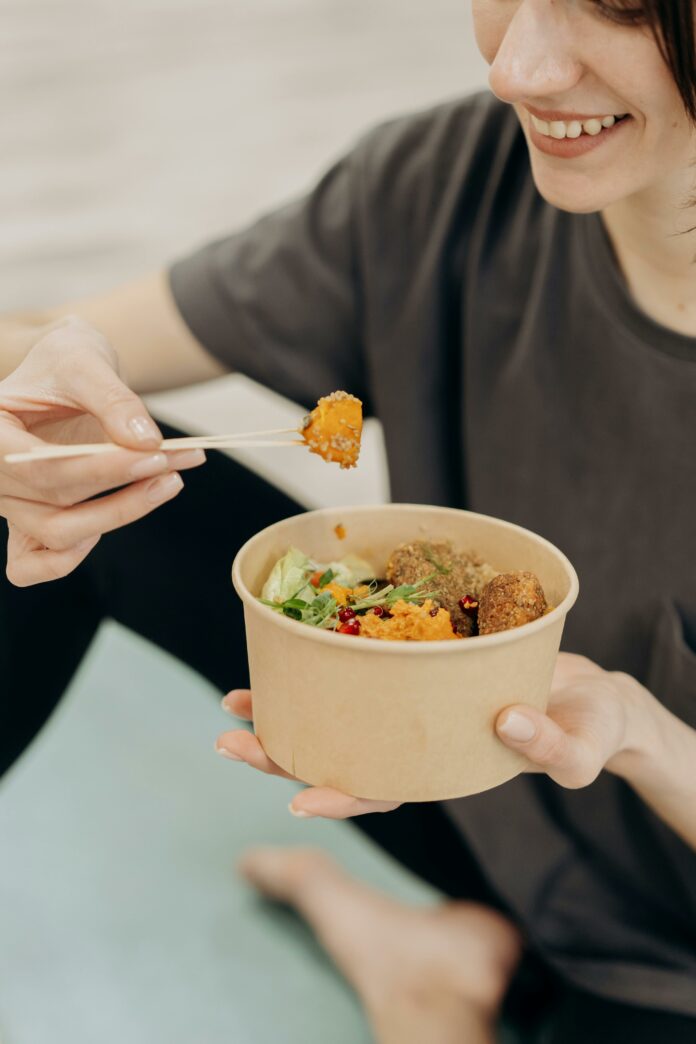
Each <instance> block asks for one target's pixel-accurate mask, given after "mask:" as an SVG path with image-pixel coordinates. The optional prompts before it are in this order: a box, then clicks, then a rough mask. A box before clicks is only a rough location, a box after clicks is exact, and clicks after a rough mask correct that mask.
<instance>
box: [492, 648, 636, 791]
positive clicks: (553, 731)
mask: <svg viewBox="0 0 696 1044" xmlns="http://www.w3.org/2000/svg"><path fill="white" fill-rule="evenodd" d="M641 692H642V693H645V696H646V697H648V696H649V694H648V693H647V692H646V690H645V689H643V687H642V686H641V685H640V684H639V683H638V682H637V681H636V680H635V679H634V678H631V677H630V676H629V675H627V674H620V673H611V672H609V671H604V670H602V668H601V667H598V666H597V664H596V663H593V662H592V661H591V660H587V659H585V657H584V656H573V655H571V654H569V653H561V654H560V655H559V657H558V661H557V663H556V669H555V671H554V676H553V682H552V685H551V698H550V700H549V706H548V710H547V713H546V714H544V713H543V712H542V711H539V710H536V709H535V708H534V707H530V706H527V705H525V704H513V705H512V706H510V707H506V709H505V710H504V711H502V713H501V714H499V715H498V719H497V721H496V731H497V733H498V736H499V737H500V739H501V740H502V741H503V743H505V745H506V746H508V747H510V748H512V749H513V750H517V751H519V752H520V753H522V754H524V755H525V757H527V758H528V759H529V761H530V763H531V764H530V768H529V771H531V772H546V774H547V775H548V776H550V777H551V779H553V780H555V782H556V783H558V784H560V786H562V787H568V788H570V789H577V788H578V787H586V786H588V784H590V783H592V782H593V781H594V780H595V779H596V778H597V776H598V775H599V773H600V772H601V771H602V769H604V768H606V769H609V770H610V771H616V772H619V770H620V768H621V761H622V757H625V756H628V753H629V750H630V749H631V748H632V745H633V743H634V740H633V733H634V731H635V730H634V724H635V723H634V720H633V718H634V716H633V708H634V707H635V706H636V705H637V704H638V703H639V701H640V694H641Z"/></svg>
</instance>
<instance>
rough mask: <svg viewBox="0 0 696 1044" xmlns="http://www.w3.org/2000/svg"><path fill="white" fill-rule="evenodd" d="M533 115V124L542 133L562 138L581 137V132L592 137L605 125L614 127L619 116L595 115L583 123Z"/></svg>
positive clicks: (549, 136)
mask: <svg viewBox="0 0 696 1044" xmlns="http://www.w3.org/2000/svg"><path fill="white" fill-rule="evenodd" d="M529 115H530V117H531V121H532V125H533V126H534V128H535V129H536V130H537V131H538V132H539V133H540V134H543V135H544V136H545V137H547V138H556V139H557V140H559V141H560V140H562V139H563V138H579V137H580V135H581V134H589V135H590V136H591V137H595V136H596V135H597V134H600V133H601V131H602V129H603V128H604V127H606V128H609V127H613V126H614V124H615V123H616V121H617V119H620V117H617V116H593V117H592V118H591V119H589V120H584V121H583V122H582V123H581V122H580V120H569V121H568V122H567V123H566V122H565V121H564V120H551V121H550V122H549V121H547V120H540V119H539V117H538V116H533V115H532V114H531V113H530V114H529Z"/></svg>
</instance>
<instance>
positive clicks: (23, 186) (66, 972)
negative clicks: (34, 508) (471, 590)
mask: <svg viewBox="0 0 696 1044" xmlns="http://www.w3.org/2000/svg"><path fill="white" fill-rule="evenodd" d="M0 29H1V37H0V38H1V39H2V61H0V117H1V118H0V157H2V159H1V166H0V228H1V234H0V271H1V272H2V278H1V279H0V308H2V310H4V311H12V310H19V309H29V310H30V309H32V308H41V307H44V306H48V305H56V304H60V303H61V301H66V300H70V299H75V298H79V297H81V296H86V295H89V294H90V293H92V292H96V291H99V290H103V289H105V288H108V287H109V286H111V285H113V284H115V283H117V282H119V281H122V280H128V279H131V278H133V277H135V276H138V275H140V274H142V273H145V272H147V271H150V270H152V269H155V268H159V267H162V266H164V265H166V264H167V263H168V262H170V261H172V260H173V259H174V258H176V257H178V256H181V255H182V254H184V253H186V252H187V251H189V250H191V249H193V248H195V247H196V246H197V245H199V244H201V243H202V242H204V241H206V240H207V239H209V238H211V237H214V236H215V237H216V236H219V235H221V234H223V233H224V232H225V231H228V230H232V229H235V228H238V227H240V226H243V225H244V224H245V223H246V222H248V221H249V220H251V219H252V218H253V217H254V216H255V215H257V214H259V213H260V212H262V211H264V210H266V209H268V208H269V207H272V206H273V205H275V204H277V203H280V202H283V201H284V200H286V199H287V198H289V197H291V196H293V195H296V194H297V193H300V192H302V191H303V190H305V189H306V188H308V187H309V186H310V185H311V184H312V182H313V181H314V180H315V179H316V178H317V177H318V175H319V174H320V173H321V171H322V170H323V169H324V167H325V166H326V165H327V164H328V163H329V162H331V160H332V159H333V158H335V157H336V156H337V155H339V154H340V153H341V152H342V151H343V150H345V149H347V148H349V147H350V145H351V144H352V142H353V141H354V140H355V139H356V137H357V136H358V135H359V134H360V133H362V132H363V131H364V130H365V129H367V128H368V127H369V126H371V125H372V124H374V123H376V122H378V121H380V120H382V119H384V118H388V117H390V116H392V115H395V114H399V113H402V112H406V111H408V110H410V109H417V108H423V107H426V106H429V105H431V104H433V103H436V102H438V101H441V100H445V99H448V98H451V97H454V96H456V95H458V94H464V93H467V92H469V91H471V90H475V89H478V88H480V87H482V86H484V85H485V82H486V69H485V65H484V63H483V61H482V59H481V58H480V56H479V54H478V52H477V50H476V46H475V42H474V39H473V33H472V30H471V26H470V13H469V5H468V3H467V2H466V0H428V2H427V3H425V2H423V3H414V2H412V3H410V4H406V3H404V0H216V2H212V0H60V2H56V0H0ZM152 408H153V409H154V410H155V411H156V412H157V414H158V415H159V416H161V417H163V418H165V419H168V420H170V421H173V422H174V423H178V424H180V425H181V426H183V427H185V428H187V429H188V430H191V431H224V430H229V429H230V427H231V426H232V427H235V428H238V429H239V430H244V424H245V423H246V422H247V421H250V422H251V423H252V424H254V423H256V422H259V426H260V427H265V426H266V422H268V425H269V426H274V425H275V422H276V421H278V422H279V424H285V423H286V422H288V421H289V422H291V423H294V422H295V421H296V420H297V409H296V407H295V406H294V405H293V404H290V403H287V402H286V401H285V400H282V399H279V397H278V396H275V395H270V394H269V393H266V392H264V391H262V390H261V389H259V388H258V387H257V386H254V385H252V384H251V382H249V381H247V380H246V379H244V378H242V377H239V376H231V377H228V378H223V379H222V380H219V381H215V382H211V383H210V384H207V385H202V386H199V387H197V388H194V389H190V390H185V391H181V392H174V393H168V394H166V395H161V396H155V397H153V400H152ZM231 420H233V424H232V425H231V424H230V421H231ZM306 457H307V459H306V460H304V459H303V460H302V461H301V462H298V464H297V467H295V466H293V469H292V476H290V477H288V475H287V474H284V473H283V472H284V471H287V469H286V467H285V466H284V465H283V463H282V461H281V462H280V463H279V462H278V460H277V454H276V456H275V457H274V455H273V451H263V450H258V451H248V453H247V457H245V458H242V459H244V460H246V462H247V463H252V464H253V465H254V466H255V467H257V468H258V469H259V470H261V471H262V472H264V473H265V474H267V475H268V476H269V477H271V478H272V479H274V480H275V481H277V482H278V483H279V484H280V485H282V486H284V487H285V488H287V489H289V491H290V492H291V493H293V494H294V495H296V496H299V497H300V498H301V499H302V500H304V501H305V502H306V503H307V504H308V505H319V504H323V503H339V502H343V503H347V502H353V503H359V502H375V501H379V500H383V499H385V498H386V497H387V496H388V487H387V482H386V475H385V471H384V464H383V458H382V456H381V444H380V433H379V429H378V426H377V425H376V424H374V423H371V424H370V427H369V430H368V432H367V436H366V443H365V449H364V451H363V456H362V460H361V467H360V468H359V469H357V471H356V472H354V473H351V474H350V475H343V474H342V473H339V472H338V469H335V470H336V474H334V469H326V466H325V465H323V464H322V463H321V462H320V461H318V460H314V459H310V458H309V455H306ZM328 471H331V474H330V475H329V474H327V472H328ZM231 596H232V595H231ZM190 600H191V598H190V593H188V592H186V593H182V607H181V610H180V611H184V609H183V606H184V604H187V603H188V602H190ZM194 601H195V599H194ZM174 611H176V609H175V610H174ZM10 681H11V687H12V690H13V693H12V698H16V699H21V696H22V693H21V680H19V679H17V680H14V679H13V680H10ZM3 684H5V685H6V686H7V684H8V681H7V679H4V680H3ZM218 695H219V694H217V693H211V692H210V691H209V688H208V687H207V686H206V685H205V683H203V682H202V681H201V680H200V679H199V678H197V677H195V676H193V675H192V674H190V672H187V671H184V670H183V669H182V668H181V666H180V665H179V664H177V663H175V662H173V661H170V660H167V659H166V658H165V657H164V656H162V655H161V654H160V653H159V652H157V651H156V650H153V649H151V648H150V647H148V646H146V645H145V644H144V643H142V642H139V641H136V640H135V639H134V638H133V637H132V636H130V635H128V634H127V633H125V632H123V631H120V630H118V629H117V628H115V627H114V626H113V625H108V626H106V627H105V628H104V629H103V631H102V634H101V635H100V637H99V640H98V641H97V642H96V643H95V646H94V647H93V648H92V650H91V651H90V654H89V658H88V660H87V661H86V663H85V665H84V669H83V670H82V671H81V673H80V676H79V677H78V679H77V680H76V682H75V684H74V685H73V687H72V689H71V692H70V694H69V696H68V698H67V699H66V700H65V701H64V702H63V704H62V706H61V708H60V709H59V711H58V713H57V714H56V715H55V716H54V718H53V719H52V721H51V723H50V724H49V726H48V727H47V728H46V729H45V730H44V732H43V733H42V734H41V736H40V737H39V739H38V740H37V741H36V742H35V744H34V745H33V747H32V748H31V750H30V751H29V752H28V753H27V754H26V755H25V756H24V758H23V759H22V760H21V761H20V763H19V764H18V765H17V766H16V767H15V769H14V770H13V771H12V773H11V774H10V776H9V778H7V779H6V780H5V781H4V782H3V785H2V787H1V788H0V849H2V851H3V858H2V861H1V862H0V1041H2V1044H43V1042H45V1041H47V1040H51V1041H52V1044H63V1042H65V1044H68V1042H69V1044H82V1042H85V1044H87V1042H89V1044H92V1042H94V1041H95V1040H99V1041H100V1044H112V1041H113V1042H114V1044H116V1041H119V1042H121V1041H123V1040H128V1042H129V1044H140V1042H141V1041H142V1042H143V1044H146V1042H147V1044H153V1042H158V1041H164V1040H167V1041H168V1042H172V1044H178V1042H179V1041H181V1042H183V1041H187V1042H190V1041H191V1040H195V1041H196V1044H207V1042H208V1041H213V1040H215V1041H218V1040H221V1039H225V1040H229V1041H231V1042H234V1044H266V1042H270V1041H271V1040H278V1039H280V1040H282V1041H283V1042H284V1044H294V1042H295V1041H297V1042H298V1044H299V1042H300V1041H302V1042H303V1044H320V1042H321V1044H325V1042H326V1041H327V1040H331V1041H332V1044H343V1042H345V1044H353V1042H358V1041H360V1042H362V1041H367V1040H368V1039H369V1036H368V1034H367V1029H366V1026H365V1024H364V1021H363V1019H362V1016H361V1013H360V1011H359V1009H358V1008H357V1006H356V1005H355V1003H354V1001H353V998H352V996H351V995H350V992H349V991H348V990H347V989H346V988H345V987H344V986H343V984H342V983H341V981H340V980H339V979H338V978H337V977H336V976H335V975H334V973H333V972H332V971H331V969H330V968H327V966H326V963H325V962H324V961H323V959H322V958H321V955H320V953H319V951H318V950H316V949H315V948H313V944H312V942H311V940H310V939H309V938H308V936H307V935H306V934H305V933H303V932H302V930H301V929H300V927H299V926H298V925H297V924H295V922H294V921H293V920H292V919H289V918H286V917H285V916H284V915H282V914H281V912H279V911H270V910H267V909H266V908H264V907H262V906H261V905H259V904H257V903H256V902H255V901H254V899H253V897H251V896H249V895H248V894H247V893H246V892H245V891H244V890H243V889H241V887H240V886H239V885H238V884H237V883H236V882H235V880H234V877H233V874H232V870H231V867H232V863H233V860H234V857H235V854H236V853H237V852H238V851H240V850H241V848H243V847H244V846H245V845H246V844H247V843H249V842H251V841H258V840H266V841H269V840H270V841H274V842H281V843H283V842H294V841H302V842H306V841H311V842H312V843H315V842H316V843H320V844H322V845H324V846H325V847H329V848H330V849H331V850H332V851H334V852H335V853H336V854H337V855H338V856H339V857H340V858H341V859H342V861H343V862H345V863H346V864H348V865H349V866H350V867H351V868H352V869H354V870H355V871H356V872H359V873H360V874H361V875H362V876H363V877H366V878H368V879H370V880H373V881H375V882H376V883H380V884H381V885H382V886H383V887H387V888H389V890H390V891H392V892H394V893H395V894H401V895H404V896H407V897H409V898H413V899H414V900H416V901H429V900H430V899H431V898H432V897H431V896H429V895H428V894H427V893H426V890H425V889H423V888H422V887H421V886H420V885H419V884H418V883H417V882H414V881H412V880H410V879H408V878H407V877H406V876H405V875H404V874H402V873H401V872H400V871H398V869H397V868H395V867H393V866H391V865H388V864H387V863H386V861H385V860H383V859H382V857H381V856H380V855H379V853H377V852H375V851H373V850H371V849H369V847H368V846H367V844H366V842H364V841H361V840H359V839H358V838H357V837H355V836H354V833H353V831H352V830H351V828H350V826H348V825H337V824H321V823H315V824H311V827H310V829H309V831H308V830H307V827H308V824H301V827H302V828H303V829H300V826H298V823H296V822H295V821H291V822H288V820H290V819H291V817H290V816H289V815H288V813H287V812H286V804H287V801H288V800H289V798H290V796H291V794H290V793H288V790H287V786H286V785H285V784H281V783H280V782H279V781H277V780H271V781H266V780H256V779H254V778H253V777H252V775H251V774H250V773H249V771H248V770H245V769H244V767H241V768H240V767H239V766H233V765H229V764H222V765H220V764H219V763H218V762H219V760H220V759H217V760H216V759H215V758H214V756H213V755H212V754H211V752H210V751H211V747H212V743H213V740H214V737H215V735H216V733H217V732H218V731H220V730H222V729H223V728H225V727H226V724H225V722H224V721H220V720H219V718H220V715H219V712H218V710H217V704H216V700H215V699H212V698H211V697H212V696H215V697H217V696H218ZM244 771H246V773H247V774H246V775H244V774H243V773H244ZM271 996H272V998H273V1003H272V1004H269V1003H268V999H269V997H271Z"/></svg>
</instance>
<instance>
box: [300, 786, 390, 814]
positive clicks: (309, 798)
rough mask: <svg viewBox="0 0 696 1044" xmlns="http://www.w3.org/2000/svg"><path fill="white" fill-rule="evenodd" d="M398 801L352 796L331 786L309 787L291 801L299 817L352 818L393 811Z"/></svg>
mask: <svg viewBox="0 0 696 1044" xmlns="http://www.w3.org/2000/svg"><path fill="white" fill-rule="evenodd" d="M399 804H400V802H398V801H371V800H368V799H367V798H356V797H351V796H350V795H349V794H342V793H341V792H340V791H339V790H333V789H332V788H331V787H309V788H308V789H307V790H303V791H301V793H299V794H298V795H297V797H295V798H293V800H292V801H291V802H290V806H289V807H290V811H291V812H292V814H293V815H294V816H297V817H298V818H299V819H310V818H315V817H317V816H321V818H322V819H352V818H353V817H355V816H364V815H367V814H368V813H371V812H393V811H394V809H395V808H398V807H399Z"/></svg>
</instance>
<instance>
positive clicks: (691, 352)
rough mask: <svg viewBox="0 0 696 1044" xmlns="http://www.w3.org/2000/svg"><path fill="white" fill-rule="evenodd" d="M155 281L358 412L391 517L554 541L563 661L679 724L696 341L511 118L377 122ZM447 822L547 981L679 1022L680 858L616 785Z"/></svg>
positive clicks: (694, 579)
mask: <svg viewBox="0 0 696 1044" xmlns="http://www.w3.org/2000/svg"><path fill="white" fill-rule="evenodd" d="M171 284H172V288H173V292H174V296H175V299H176V301H177V304H178V307H179V309H180V310H181V314H182V316H183V317H184V319H185V320H186V322H187V323H188V324H189V326H190V328H191V329H192V331H193V332H194V333H195V335H196V336H197V337H198V339H199V340H200V341H201V342H202V343H203V344H204V345H205V346H206V347H207V348H208V349H209V350H210V351H211V352H212V353H213V354H215V355H216V356H218V357H219V358H220V359H221V360H222V361H223V362H224V363H226V364H227V365H228V366H229V367H230V369H233V370H239V371H242V372H243V373H246V374H248V375H249V376H250V377H253V378H254V379H255V380H257V381H260V382H261V383H263V384H266V385H268V386H269V387H271V388H274V389H276V390H277V391H279V392H282V393H284V394H285V395H288V396H290V397H291V398H294V399H296V400H298V401H300V402H302V403H305V404H307V405H310V404H312V403H313V402H315V401H316V399H317V398H318V397H319V396H320V395H323V394H325V393H327V392H329V391H332V390H333V389H335V388H345V389H347V390H348V391H351V392H353V393H355V394H357V395H359V396H360V397H361V398H362V399H363V400H364V402H365V404H366V407H367V409H368V410H369V411H371V412H372V413H374V414H375V415H376V416H378V417H379V418H380V420H381V421H382V424H383V426H384V433H385V439H386V447H387V454H388V460H389V469H390V477H391V488H392V492H393V496H394V499H395V500H400V501H415V502H422V503H432V504H447V505H453V506H457V507H466V508H470V509H472V510H474V511H480V512H484V513H486V514H491V515H497V516H500V517H501V518H505V519H509V520H511V521H514V522H517V523H520V524H521V525H523V526H527V527H529V528H530V529H533V530H535V531H536V532H538V533H541V534H543V535H544V536H546V537H548V538H549V539H550V540H552V541H553V542H554V543H555V544H557V545H558V546H560V547H561V548H562V549H563V550H564V551H565V552H566V553H567V554H568V556H569V557H570V559H571V560H572V561H573V562H574V564H575V566H576V567H577V569H578V572H579V575H580V585H581V596H580V599H579V601H578V604H577V605H576V607H575V609H574V610H573V612H572V613H571V614H570V617H569V618H568V622H567V628H566V632H565V635H564V648H565V649H567V650H570V651H574V652H579V653H583V654H585V655H587V656H589V657H591V658H592V659H593V660H595V661H597V662H598V663H599V664H601V665H602V666H603V667H605V668H608V669H612V670H615V669H620V670H624V671H628V672H629V673H631V674H633V675H634V676H636V677H637V678H639V679H640V680H641V681H643V682H644V683H645V684H647V685H648V686H649V687H650V688H651V690H652V691H653V692H654V693H655V694H656V695H657V696H658V697H659V698H660V699H661V700H662V701H663V702H664V703H665V704H666V705H667V706H668V707H669V708H670V709H671V710H672V711H673V712H674V713H675V714H677V715H678V716H679V717H680V718H682V719H683V720H685V721H686V722H688V723H689V724H690V725H691V726H693V727H696V566H695V564H694V550H693V549H694V532H695V531H696V517H695V514H696V512H695V507H696V499H695V496H694V480H695V479H696V464H695V453H694V447H696V339H691V338H688V337H685V336H683V335H680V334H678V333H675V332H673V331H670V330H668V329H666V328H664V327H662V326H660V325H659V324H657V323H656V322H654V321H653V320H651V319H650V318H648V317H647V316H646V315H645V314H644V313H642V312H641V311H640V309H639V308H638V307H637V305H636V304H635V303H634V301H633V300H632V298H631V296H630V294H629V292H628V290H627V287H626V285H625V283H624V281H623V278H622V275H621V273H620V270H619V267H618V265H617V263H616V259H615V257H614V255H613V251H612V247H611V244H610V241H609V239H608V237H607V234H606V232H605V228H604V225H603V222H602V220H601V217H600V216H599V215H598V214H587V215H575V214H568V213H565V212H562V211H559V210H557V209H555V208H554V207H552V206H550V205H549V204H547V203H546V202H545V201H544V200H543V199H542V198H541V197H540V195H539V194H538V192H537V191H536V188H535V186H534V182H533V180H532V176H531V172H530V166H529V159H528V153H527V147H526V143H525V141H524V137H523V135H522V132H521V130H520V127H519V124H518V121H517V117H516V115H515V113H514V111H513V110H512V109H511V108H510V107H509V106H506V105H503V104H501V103H500V102H498V101H496V100H495V99H494V98H493V97H492V96H491V95H489V94H487V93H486V94H479V95H475V96H473V97H471V98H468V99H464V100H463V101H458V102H455V103H453V104H448V105H444V106H440V107H438V108H436V109H434V110H432V111H428V112H425V113H422V114H418V115H415V116H410V117H408V118H405V119H399V120H395V121H393V122H390V123H388V124H386V125H385V126H382V127H380V128H378V129H377V130H376V131H374V132H372V133H370V134H369V135H367V136H366V137H365V138H364V139H363V140H362V141H361V142H360V143H359V144H358V145H357V147H356V148H355V149H354V150H353V151H352V152H351V153H350V154H349V155H348V156H347V157H346V158H345V159H343V160H342V161H341V162H339V163H338V164H336V165H335V166H334V167H333V169H332V170H330V171H329V172H328V174H327V175H326V176H325V177H324V178H323V180H322V181H321V182H320V184H319V185H318V186H317V188H316V189H315V190H314V191H313V192H312V193H311V195H309V196H308V197H307V198H306V199H303V200H301V201H300V202H297V203H294V204H292V205H291V206H288V207H286V208H284V209H282V210H280V211H278V212H277V213H275V214H272V215H270V216H269V217H266V218H265V219H263V220H262V221H260V222H258V223H257V224H255V225H254V226H253V227H252V228H250V229H248V230H246V231H244V232H242V233H241V234H239V235H233V236H230V237H228V238H225V239H222V240H220V241H219V242H217V243H213V244H211V245H209V246H207V247H205V248H204V249H203V250H201V251H200V252H198V253H196V254H194V255H193V256H191V257H189V258H187V259H185V260H183V261H180V262H178V263H177V264H176V265H174V267H173V268H172V271H171ZM510 697H511V699H514V693H510ZM694 772H696V766H694ZM445 807H446V809H447V811H448V813H449V814H450V815H451V817H452V818H453V820H454V821H455V822H456V823H457V824H458V826H459V827H460V829H461V830H462V832H463V833H464V834H465V836H466V839H467V841H468V843H469V844H470V845H471V847H472V848H473V850H474V851H475V852H476V853H477V854H478V856H479V857H480V860H481V863H482V865H483V867H484V868H485V872H486V873H487V875H488V877H489V879H490V881H491V883H492V884H493V885H494V887H495V888H496V889H497V890H498V892H499V893H500V894H501V895H502V896H503V897H504V899H505V900H506V902H507V903H508V904H509V906H510V907H511V908H512V909H513V910H514V911H515V912H516V913H517V915H518V916H519V918H520V921H521V922H522V923H523V925H524V926H525V928H526V930H527V932H528V934H529V936H530V938H531V940H532V942H533V943H534V944H535V945H536V946H537V947H538V948H539V949H540V950H541V951H542V953H543V954H544V955H545V956H546V957H547V959H548V960H550V961H551V962H552V963H553V964H554V965H555V966H556V968H557V969H558V970H559V971H560V973H561V974H563V975H565V976H566V977H567V978H568V979H570V980H571V981H573V982H574V983H576V984H577V985H580V986H582V987H585V988H587V989H589V990H591V991H594V992H596V993H599V994H602V995H605V996H608V997H611V998H616V999H621V1000H624V1001H627V1002H630V1003H634V1004H639V1005H640V1004H643V1005H648V1006H654V1007H657V1008H665V1009H671V1010H676V1011H681V1012H684V1013H689V1014H692V1015H696V852H694V851H693V850H691V849H690V848H689V847H688V846H687V845H686V844H685V843H684V842H683V841H682V840H680V839H679V838H678V837H677V836H676V835H675V834H674V832H673V831H671V830H670V829H669V828H668V827H667V826H666V825H665V824H664V823H662V822H661V821H660V820H659V819H658V818H657V817H656V816H654V815H653V814H652V813H651V812H650V811H649V809H648V808H647V807H646V806H645V805H644V803H643V802H642V801H641V800H640V798H638V797H637V796H636V795H635V794H634V793H633V792H632V791H631V789H630V788H629V787H628V786H627V785H625V784H624V783H622V782H620V781H619V780H617V779H616V778H614V777H612V776H611V775H609V774H608V773H603V774H602V775H601V777H600V778H599V779H598V780H597V782H596V783H594V784H593V785H592V786H590V787H587V788H585V789H584V790H580V791H567V790H563V789H561V788H560V787H558V786H556V785H555V784H554V783H552V782H551V781H550V780H549V779H547V778H546V777H544V776H523V777H520V778H518V779H516V780H513V781H512V782H510V783H507V784H505V785H504V786H502V787H498V788H497V789H495V790H493V791H490V792H488V793H486V794H482V795H479V796H476V797H472V798H466V799H463V800H460V801H453V802H448V803H446V806H445Z"/></svg>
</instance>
